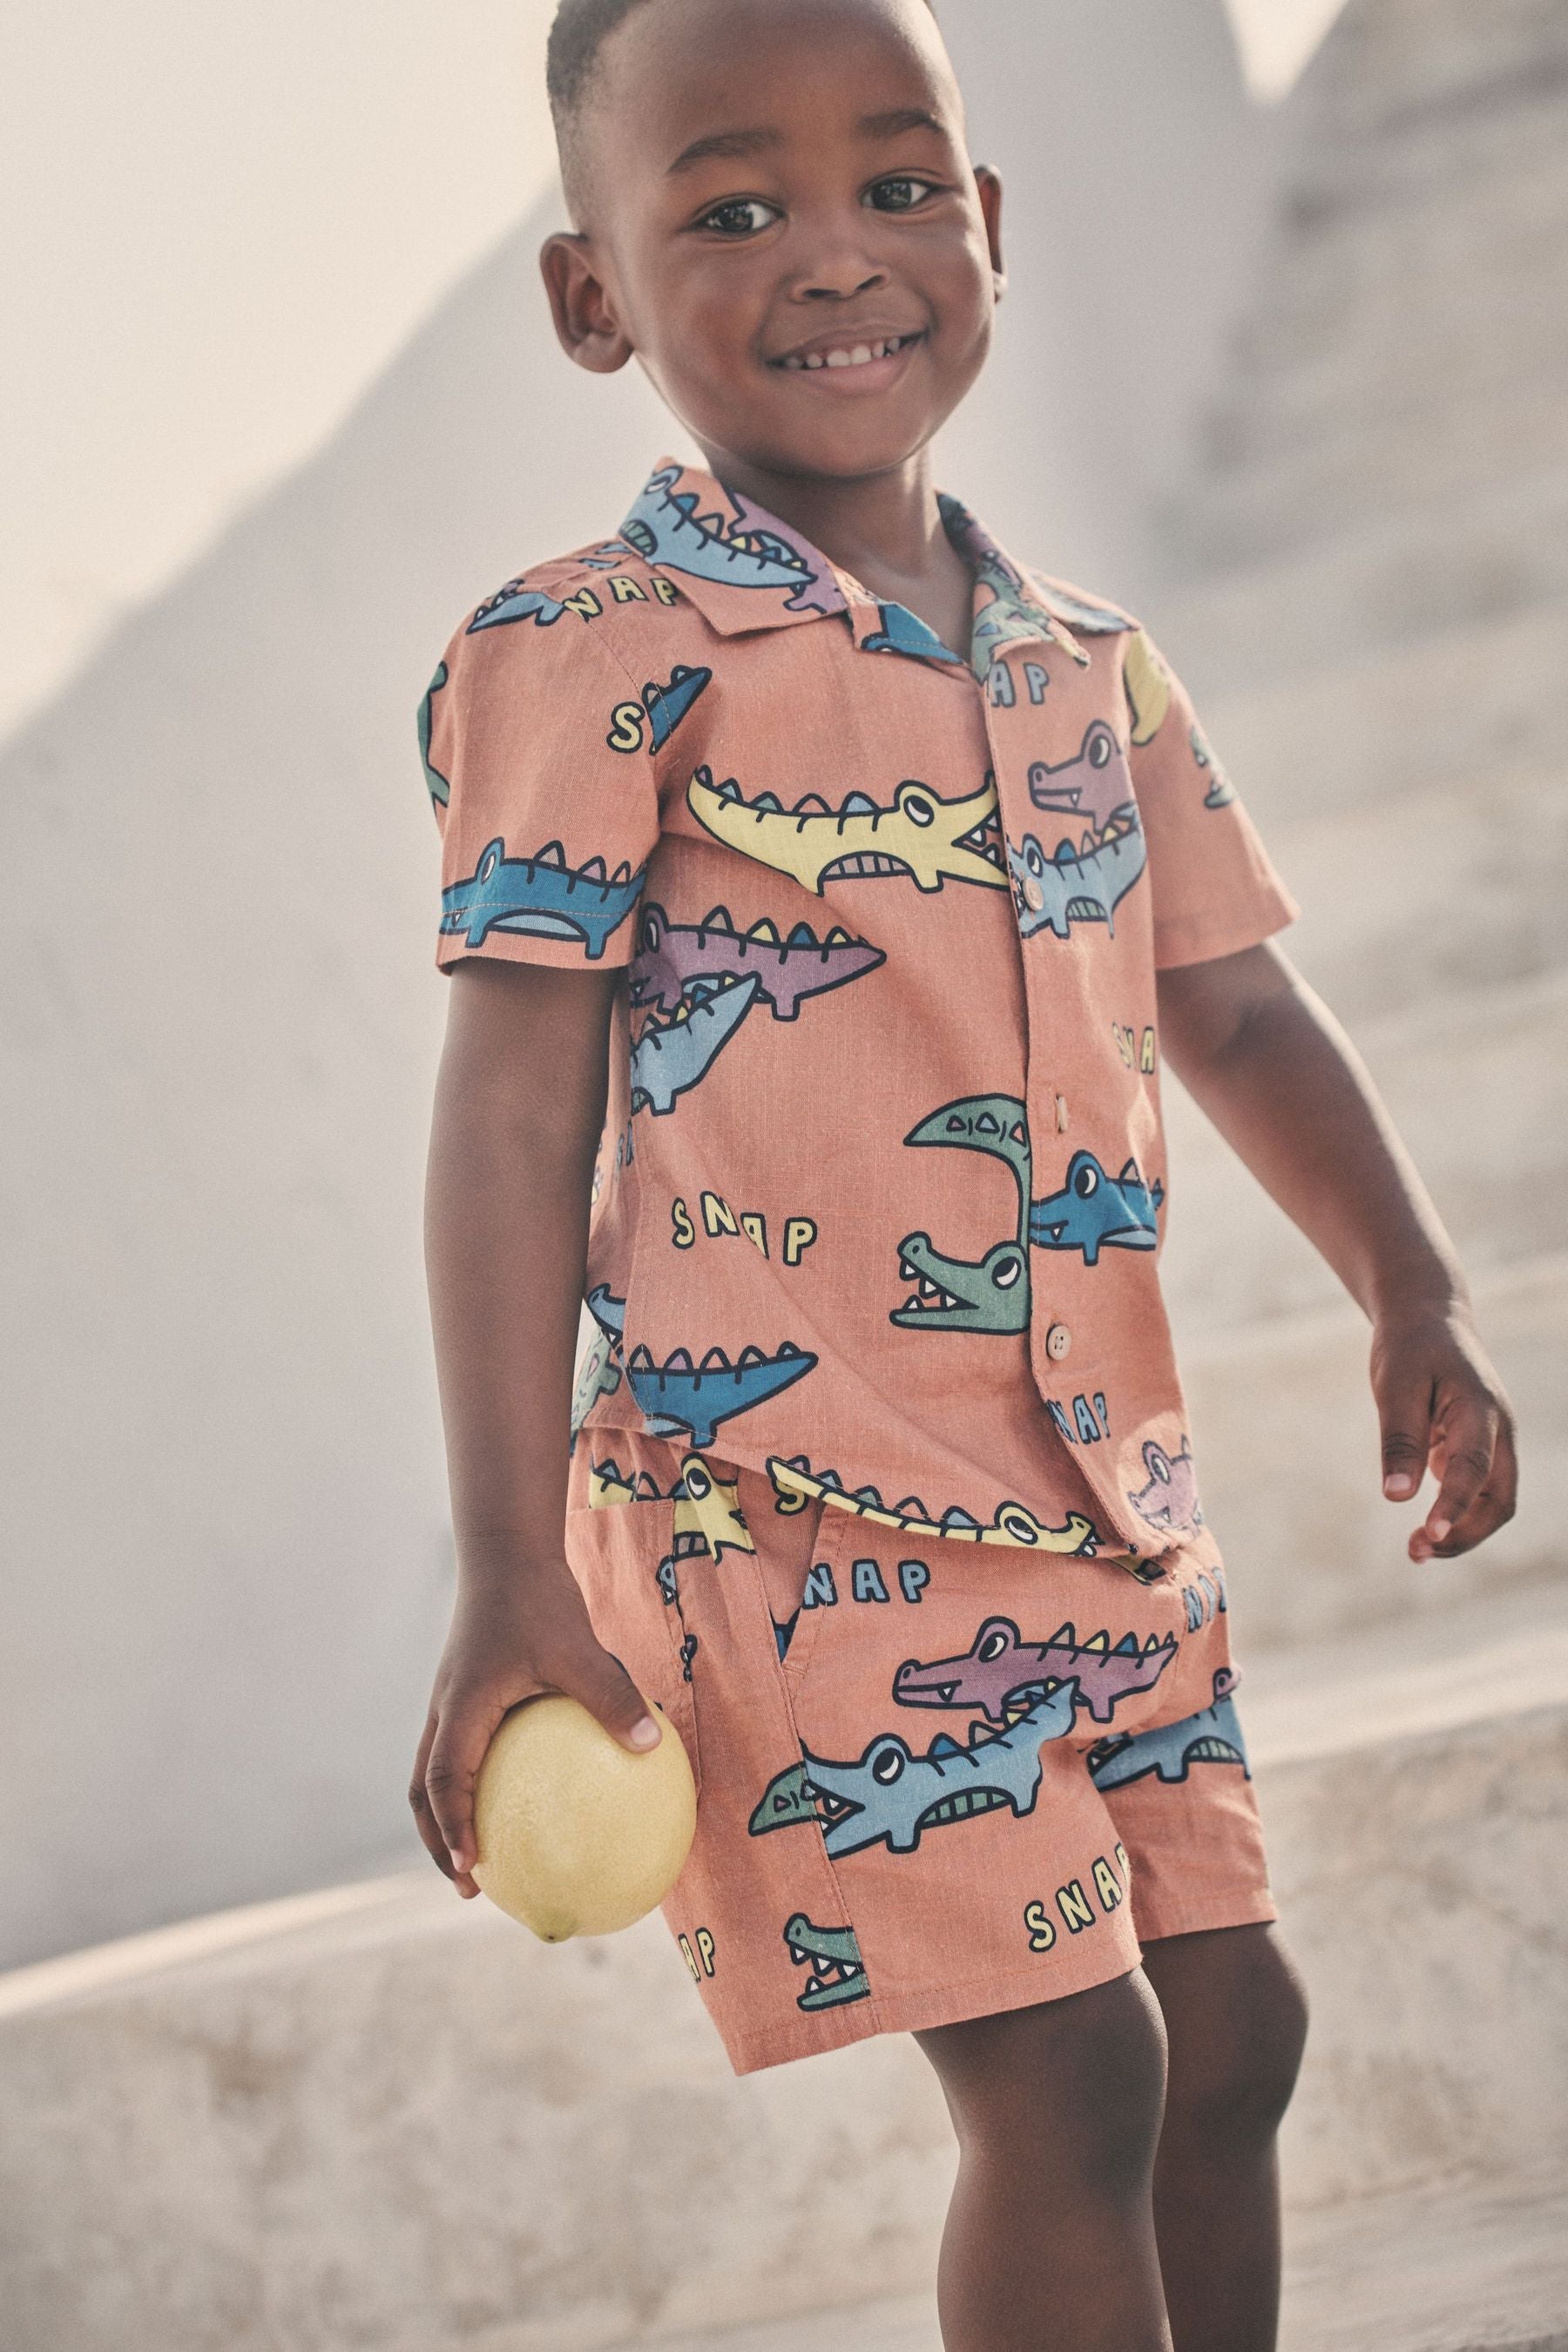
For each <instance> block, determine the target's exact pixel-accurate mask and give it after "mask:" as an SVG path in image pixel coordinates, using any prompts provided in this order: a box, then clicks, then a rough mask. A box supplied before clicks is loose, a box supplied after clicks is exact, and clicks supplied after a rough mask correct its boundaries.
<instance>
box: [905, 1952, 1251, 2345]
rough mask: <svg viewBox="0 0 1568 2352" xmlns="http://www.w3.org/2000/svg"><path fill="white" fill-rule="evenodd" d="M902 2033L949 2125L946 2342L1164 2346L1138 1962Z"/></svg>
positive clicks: (1149, 2019)
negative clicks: (954, 2140) (1084, 1987)
mask: <svg viewBox="0 0 1568 2352" xmlns="http://www.w3.org/2000/svg"><path fill="white" fill-rule="evenodd" d="M915 2040H916V2041H917V2042H919V2043H920V2045H921V2049H922V2050H923V2051H924V2053H925V2054H926V2056H927V2057H928V2058H929V2059H930V2060H931V2064H932V2065H933V2066H934V2067H935V2069H936V2072H937V2075H938V2078H939V2080H940V2081H941V2084H942V2092H943V2094H944V2095H945V2097H946V2100H947V2105H948V2112H949V2114H950V2115H951V2116H952V2121H953V2127H954V2129H955V2130H956V2132H957V2134H958V2145H959V2166H958V2179H957V2182H956V2184H955V2186H954V2189H953V2193H952V2204H951V2206H950V2207H949V2209H948V2217H947V2226H946V2229H945V2231H943V2234H942V2260H941V2265H940V2269H939V2272H938V2282H937V2300H938V2306H939V2309H940V2312H941V2315H942V2343H943V2344H944V2346H945V2347H947V2352H1043V2347H1046V2346H1047V2345H1057V2344H1060V2345H1070V2346H1072V2347H1074V2352H1171V2336H1170V2332H1169V2330H1168V2328H1167V2326H1166V2324H1165V2306H1164V2301H1163V2294H1162V2292H1161V2284H1160V2267H1159V2258H1158V2252H1157V2249H1156V2244H1155V2238H1154V2228H1153V2214H1152V2202H1151V2181H1152V2171H1153V2164H1154V2152H1155V2146H1156V2142H1157V2140H1158V2137H1159V2130H1160V2111H1161V2096H1162V2091H1163V2082H1164V2071H1165V2040H1164V2033H1163V2029H1162V2025H1161V2019H1160V2010H1159V2006H1158V2004H1157V2002H1156V2001H1155V2000H1154V1997H1153V1995H1152V1992H1151V1990H1150V1989H1149V1986H1148V1984H1147V1982H1146V1981H1145V1979H1144V1977H1143V1974H1142V1970H1141V1969H1133V1970H1132V1971H1131V1974H1130V1975H1128V1976H1123V1977H1118V1978H1116V1979H1113V1980H1112V1981H1111V1982H1110V1983H1109V1984H1101V1985H1095V1986H1092V1987H1091V1988H1090V1989H1089V1990H1088V1991H1087V1992H1079V1993H1071V1994H1068V1995H1067V1996H1066V1997H1065V1998H1064V1999H1062V2000H1053V2001H1045V2002H1041V2003H1039V2004H1037V2006H1035V2007H1033V2008H1029V2009H1015V2010H1006V2011H1003V2012H1002V2013H1001V2014H1000V2015H999V2016H994V2017H973V2018H965V2019H963V2020H962V2021H960V2022H958V2023H955V2024H952V2025H942V2026H937V2027H934V2028H932V2029H931V2030H929V2031H925V2032H917V2033H916V2035H915ZM1214 2352H1218V2347H1217V2346H1216V2347H1214Z"/></svg>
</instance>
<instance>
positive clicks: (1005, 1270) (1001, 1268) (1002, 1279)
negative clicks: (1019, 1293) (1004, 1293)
mask: <svg viewBox="0 0 1568 2352" xmlns="http://www.w3.org/2000/svg"><path fill="white" fill-rule="evenodd" d="M1023 1270H1024V1269H1023V1267H1022V1266H1021V1265H1019V1263H1018V1260H1017V1259H1016V1257H1005V1258H1004V1259H1003V1260H1002V1262H1001V1264H1000V1265H997V1266H995V1267H994V1268H993V1270H992V1275H991V1279H992V1282H993V1283H994V1286H995V1287H996V1288H997V1289H998V1290H1011V1289H1012V1287H1013V1285H1014V1284H1015V1283H1016V1281H1017V1279H1018V1276H1019V1275H1020V1274H1022V1272H1023Z"/></svg>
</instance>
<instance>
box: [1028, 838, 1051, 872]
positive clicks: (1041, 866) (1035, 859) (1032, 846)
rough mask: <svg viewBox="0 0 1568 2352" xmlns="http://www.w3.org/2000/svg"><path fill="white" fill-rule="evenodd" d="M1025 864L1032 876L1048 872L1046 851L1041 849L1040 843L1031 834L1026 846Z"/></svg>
mask: <svg viewBox="0 0 1568 2352" xmlns="http://www.w3.org/2000/svg"><path fill="white" fill-rule="evenodd" d="M1024 863H1025V865H1026V866H1027V867H1028V869H1029V871H1030V873H1031V874H1043V873H1044V872H1045V870H1046V854H1045V851H1044V850H1043V849H1042V848H1041V847H1040V845H1039V843H1038V842H1037V840H1036V839H1035V836H1034V835H1033V834H1030V835H1029V837H1028V839H1027V840H1026V842H1025V844H1024Z"/></svg>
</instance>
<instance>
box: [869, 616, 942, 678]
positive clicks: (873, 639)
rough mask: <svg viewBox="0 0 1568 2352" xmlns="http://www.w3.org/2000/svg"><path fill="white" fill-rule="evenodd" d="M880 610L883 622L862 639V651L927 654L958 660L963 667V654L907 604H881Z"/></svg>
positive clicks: (933, 657)
mask: <svg viewBox="0 0 1568 2352" xmlns="http://www.w3.org/2000/svg"><path fill="white" fill-rule="evenodd" d="M877 609H878V612H879V614H880V616H881V622H882V625H881V627H880V628H879V629H874V630H873V631H872V633H871V635H869V636H867V637H862V638H861V640H860V650H861V652H862V653H866V654H917V655H923V656H924V657H925V658H926V660H927V661H944V662H956V663H957V664H958V667H960V669H962V668H963V655H962V654H955V653H954V652H953V650H952V646H950V645H946V644H944V643H943V641H942V638H941V637H939V636H938V635H937V633H936V631H935V630H934V629H932V628H930V627H928V626H927V625H926V623H925V622H924V621H922V620H921V616H920V614H918V613H911V612H910V608H909V606H908V605H907V604H879V606H878V608H877Z"/></svg>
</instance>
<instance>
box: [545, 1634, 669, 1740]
mask: <svg viewBox="0 0 1568 2352" xmlns="http://www.w3.org/2000/svg"><path fill="white" fill-rule="evenodd" d="M561 1687H562V1689H563V1691H565V1692H566V1693H567V1695H568V1696H569V1697H572V1698H575V1699H581V1701H582V1702H583V1705H584V1706H585V1707H586V1708H587V1710H588V1712H589V1714H590V1715H592V1716H596V1717H597V1718H598V1720H599V1721H600V1722H601V1723H602V1724H603V1725H604V1727H605V1730H606V1731H608V1732H610V1733H611V1734H613V1736H614V1737H615V1738H616V1739H618V1740H619V1741H620V1743H621V1745H622V1747H623V1748H637V1749H645V1748H657V1747H658V1743H659V1739H660V1738H661V1736H662V1735H661V1733H660V1731H659V1727H658V1722H657V1721H656V1719H655V1717H654V1716H653V1714H652V1713H651V1711H650V1709H649V1707H648V1703H647V1699H645V1698H644V1696H643V1695H642V1693H641V1691H640V1690H638V1688H637V1685H636V1683H634V1682H633V1680H632V1678H631V1676H630V1675H628V1674H627V1672H626V1668H625V1667H624V1666H623V1665H622V1664H621V1662H620V1660H619V1658H616V1657H613V1656H612V1655H611V1654H610V1652H609V1651H608V1650H595V1653H594V1654H593V1655H592V1656H591V1657H590V1658H589V1659H588V1660H587V1661H585V1662H584V1664H583V1666H581V1667H580V1668H579V1669H578V1671H577V1672H576V1673H575V1674H574V1675H573V1677H572V1680H571V1681H570V1682H568V1681H567V1680H566V1678H565V1677H564V1676H563V1677H562V1682H561Z"/></svg>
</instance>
